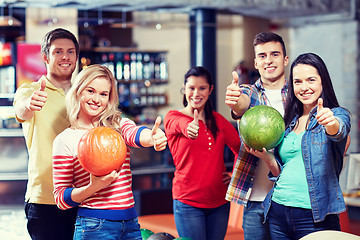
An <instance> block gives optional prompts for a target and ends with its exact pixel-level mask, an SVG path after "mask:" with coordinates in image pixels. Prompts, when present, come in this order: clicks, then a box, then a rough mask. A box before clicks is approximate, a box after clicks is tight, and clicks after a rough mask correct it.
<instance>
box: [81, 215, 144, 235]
mask: <svg viewBox="0 0 360 240" xmlns="http://www.w3.org/2000/svg"><path fill="white" fill-rule="evenodd" d="M110 239H111V240H126V239H133V240H142V237H141V231H140V224H139V223H138V219H137V218H134V219H130V220H125V221H110V220H106V219H100V218H90V217H82V216H78V217H77V219H76V224H75V234H74V240H110Z"/></svg>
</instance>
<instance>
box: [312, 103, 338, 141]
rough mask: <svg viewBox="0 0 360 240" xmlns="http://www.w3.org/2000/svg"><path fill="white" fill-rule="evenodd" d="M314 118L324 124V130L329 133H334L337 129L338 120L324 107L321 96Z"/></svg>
mask: <svg viewBox="0 0 360 240" xmlns="http://www.w3.org/2000/svg"><path fill="white" fill-rule="evenodd" d="M316 120H317V121H318V123H319V124H320V125H323V126H325V129H326V132H327V133H328V134H330V135H334V134H336V133H337V132H338V130H339V122H338V120H336V118H335V117H334V113H333V112H332V111H331V109H330V108H327V107H324V103H323V99H322V98H319V99H318V103H317V115H316Z"/></svg>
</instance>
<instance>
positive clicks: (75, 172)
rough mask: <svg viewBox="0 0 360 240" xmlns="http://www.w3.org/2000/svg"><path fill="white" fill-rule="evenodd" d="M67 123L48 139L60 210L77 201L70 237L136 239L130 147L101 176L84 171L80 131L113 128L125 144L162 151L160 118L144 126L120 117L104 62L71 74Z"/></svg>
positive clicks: (111, 76) (55, 191) (116, 100)
mask: <svg viewBox="0 0 360 240" xmlns="http://www.w3.org/2000/svg"><path fill="white" fill-rule="evenodd" d="M66 108H67V114H68V117H69V120H70V124H71V126H70V127H69V128H67V129H65V130H64V131H63V132H62V133H60V134H59V135H58V136H57V137H56V139H55V140H54V144H53V175H54V196H55V201H56V204H57V205H58V207H59V208H60V209H69V208H72V207H75V206H79V210H78V216H77V220H76V224H75V233H74V239H77V240H78V239H86V240H89V239H96V240H98V239H102V240H104V239H119V240H120V239H139V240H141V232H140V227H139V224H138V221H137V213H136V211H135V208H134V200H133V193H132V190H131V184H132V177H131V171H130V151H129V150H128V151H127V156H126V160H125V163H124V164H123V165H122V167H121V169H120V170H119V171H115V170H114V171H112V172H111V173H109V174H108V175H105V176H94V175H92V174H90V173H88V172H86V171H85V170H84V169H83V168H82V167H81V165H80V163H79V161H78V158H77V146H78V143H79V140H80V138H81V137H82V136H83V134H84V133H85V132H86V131H87V130H89V129H92V128H94V127H99V126H106V127H110V128H113V129H115V130H117V131H118V132H119V133H121V135H122V136H123V138H124V140H125V143H126V144H127V145H128V146H131V147H152V146H153V147H154V148H155V150H156V151H161V150H164V149H165V147H166V144H167V139H166V136H165V133H164V132H163V131H162V130H161V129H159V125H160V123H161V119H160V117H158V119H157V120H156V122H155V125H154V127H153V129H152V130H151V129H148V128H146V127H143V126H136V124H135V123H134V122H133V121H131V120H130V119H127V118H122V117H121V116H120V111H119V110H118V94H117V89H116V81H115V79H114V77H113V75H112V73H111V72H110V71H109V70H108V69H107V68H106V67H104V66H101V65H92V66H89V67H88V68H86V69H84V70H82V71H81V72H80V73H79V75H78V76H77V77H76V78H75V80H74V82H73V85H72V87H71V88H70V90H69V92H68V93H67V95H66Z"/></svg>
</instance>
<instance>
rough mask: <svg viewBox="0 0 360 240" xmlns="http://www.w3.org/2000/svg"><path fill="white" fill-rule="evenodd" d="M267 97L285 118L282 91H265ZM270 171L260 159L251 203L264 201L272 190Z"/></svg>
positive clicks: (250, 198)
mask: <svg viewBox="0 0 360 240" xmlns="http://www.w3.org/2000/svg"><path fill="white" fill-rule="evenodd" d="M265 95H266V97H267V99H268V105H269V106H271V107H273V108H275V109H276V110H278V111H279V113H280V114H281V116H284V105H283V102H282V96H281V89H276V90H270V89H265ZM269 171H270V169H269V168H268V166H267V165H266V163H265V162H264V160H262V159H259V162H258V166H257V168H256V172H255V176H254V178H255V179H254V184H253V186H252V190H251V193H250V197H249V200H250V201H258V202H262V201H264V199H265V197H266V195H267V194H268V192H269V191H270V190H271V188H272V186H273V182H272V181H270V180H269V178H268V174H269Z"/></svg>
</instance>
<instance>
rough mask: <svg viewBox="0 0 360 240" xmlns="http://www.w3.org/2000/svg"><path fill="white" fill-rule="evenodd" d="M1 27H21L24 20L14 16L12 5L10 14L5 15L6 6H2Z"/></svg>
mask: <svg viewBox="0 0 360 240" xmlns="http://www.w3.org/2000/svg"><path fill="white" fill-rule="evenodd" d="M0 26H1V27H20V26H22V22H20V21H19V20H18V19H16V18H14V17H13V16H12V7H10V6H9V16H4V6H1V16H0Z"/></svg>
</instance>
